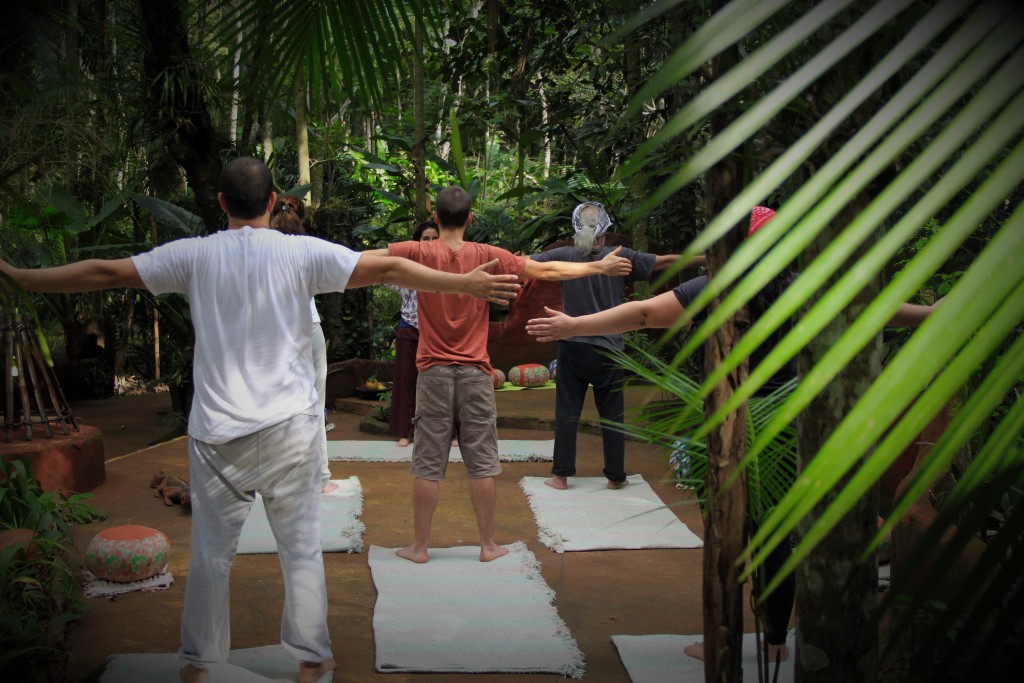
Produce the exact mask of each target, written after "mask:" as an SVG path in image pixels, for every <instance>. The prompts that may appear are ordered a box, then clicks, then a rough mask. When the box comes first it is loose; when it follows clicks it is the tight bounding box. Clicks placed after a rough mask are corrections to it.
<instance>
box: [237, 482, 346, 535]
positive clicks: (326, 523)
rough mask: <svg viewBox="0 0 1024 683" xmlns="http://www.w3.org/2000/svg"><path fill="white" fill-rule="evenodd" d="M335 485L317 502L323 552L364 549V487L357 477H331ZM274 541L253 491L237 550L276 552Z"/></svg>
mask: <svg viewBox="0 0 1024 683" xmlns="http://www.w3.org/2000/svg"><path fill="white" fill-rule="evenodd" d="M332 481H333V482H334V483H335V484H338V488H337V489H335V490H334V491H331V492H330V493H325V494H323V496H322V498H321V502H320V514H321V516H322V518H323V519H322V520H321V521H320V525H321V528H320V537H321V540H322V542H323V549H324V552H347V553H361V552H363V532H364V531H366V525H365V524H363V523H362V522H360V521H359V515H361V514H363V489H362V487H361V486H360V484H359V479H358V478H357V477H349V478H348V479H333V480H332ZM276 552H277V543H276V542H275V541H274V533H273V532H272V531H271V530H270V522H268V521H267V511H266V508H264V507H263V497H262V496H260V495H259V494H258V493H257V494H256V502H255V503H253V506H252V509H251V510H249V517H248V518H246V520H245V524H243V525H242V534H241V536H240V537H239V539H238V553H239V554H254V553H276Z"/></svg>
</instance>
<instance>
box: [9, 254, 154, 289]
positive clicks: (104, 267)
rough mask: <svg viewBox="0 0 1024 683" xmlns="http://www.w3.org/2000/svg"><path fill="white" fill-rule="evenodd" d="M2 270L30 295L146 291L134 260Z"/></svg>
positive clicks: (86, 261)
mask: <svg viewBox="0 0 1024 683" xmlns="http://www.w3.org/2000/svg"><path fill="white" fill-rule="evenodd" d="M0 271H2V272H3V273H4V274H6V275H8V276H10V277H11V279H13V280H14V281H15V282H17V283H18V284H19V285H21V287H22V289H25V290H26V291H29V292H60V293H73V292H94V291H97V290H100V289H113V288H115V287H134V288H136V289H145V288H146V285H145V284H144V283H143V282H142V278H141V277H139V271H138V270H136V269H135V264H134V263H132V260H131V259H128V258H124V259H112V260H106V259H87V260H85V261H78V262H77V263H69V264H67V265H64V266H56V267H54V268H15V267H14V266H12V265H11V264H9V263H7V262H6V261H0Z"/></svg>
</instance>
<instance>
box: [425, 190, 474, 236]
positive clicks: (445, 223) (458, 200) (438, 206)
mask: <svg viewBox="0 0 1024 683" xmlns="http://www.w3.org/2000/svg"><path fill="white" fill-rule="evenodd" d="M434 206H435V210H436V211H437V222H438V223H440V224H441V226H442V227H445V228H461V227H462V226H464V225H465V224H466V221H468V220H469V211H470V209H471V208H472V206H473V198H472V197H470V196H469V193H468V192H466V191H465V190H463V189H462V188H461V187H459V186H458V185H449V186H448V187H446V188H444V189H443V190H441V191H440V192H438V193H437V202H436V203H435V204H434Z"/></svg>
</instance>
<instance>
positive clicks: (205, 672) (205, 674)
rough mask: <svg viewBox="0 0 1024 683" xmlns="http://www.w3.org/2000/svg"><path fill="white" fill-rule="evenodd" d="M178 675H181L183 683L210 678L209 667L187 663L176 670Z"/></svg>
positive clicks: (198, 682) (193, 682)
mask: <svg viewBox="0 0 1024 683" xmlns="http://www.w3.org/2000/svg"><path fill="white" fill-rule="evenodd" d="M178 675H179V676H180V677H181V680H183V681H185V683H200V682H201V681H208V680H210V671H209V669H204V668H203V667H201V666H196V665H195V664H187V665H185V666H183V667H181V669H180V670H179V671H178Z"/></svg>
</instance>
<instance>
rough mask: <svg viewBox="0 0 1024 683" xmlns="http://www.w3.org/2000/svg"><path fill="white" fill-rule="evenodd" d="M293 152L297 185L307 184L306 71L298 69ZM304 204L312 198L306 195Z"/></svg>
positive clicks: (307, 204)
mask: <svg viewBox="0 0 1024 683" xmlns="http://www.w3.org/2000/svg"><path fill="white" fill-rule="evenodd" d="M295 151H296V154H297V156H298V169H297V173H298V176H299V178H298V184H299V185H307V184H308V183H309V129H308V128H307V127H306V71H305V69H303V68H301V67H300V68H299V69H298V72H297V73H296V74H295ZM304 202H305V204H306V206H309V205H310V203H311V202H312V197H310V196H309V193H306V196H305V199H304Z"/></svg>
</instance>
